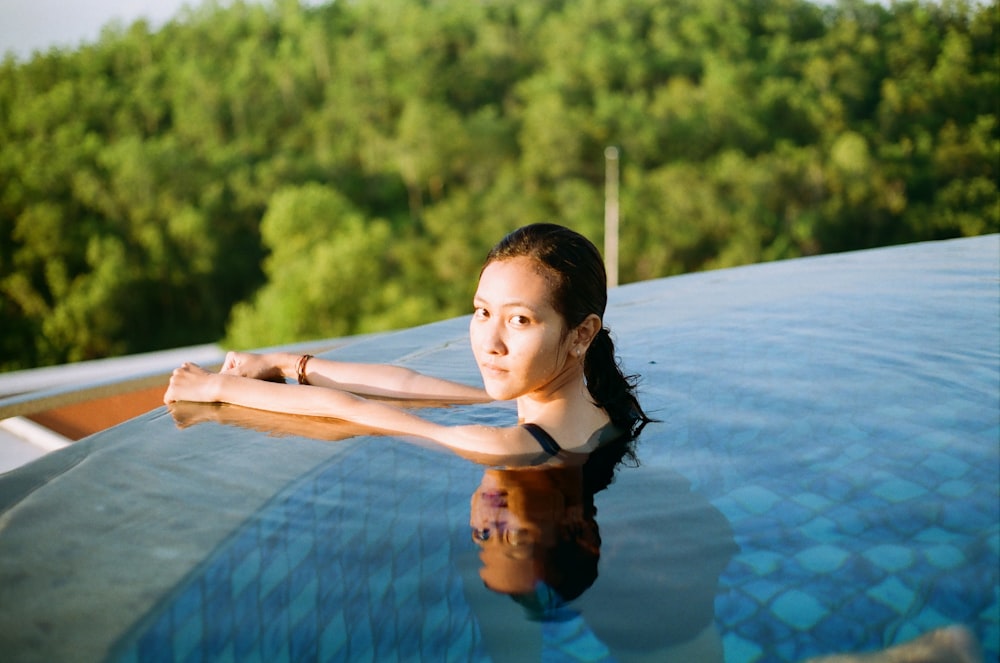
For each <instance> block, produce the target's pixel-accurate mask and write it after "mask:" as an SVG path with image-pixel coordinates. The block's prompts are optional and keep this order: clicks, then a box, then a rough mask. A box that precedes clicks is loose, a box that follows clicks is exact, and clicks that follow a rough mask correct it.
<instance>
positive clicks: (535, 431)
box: [521, 424, 562, 456]
mask: <svg viewBox="0 0 1000 663" xmlns="http://www.w3.org/2000/svg"><path fill="white" fill-rule="evenodd" d="M521 427H522V428H524V430H526V431H528V432H529V433H531V436H532V437H533V438H535V439H536V440H538V444H540V445H541V446H542V449H544V450H545V453H547V454H549V455H550V456H555V455H556V454H558V453H559V452H560V451H562V447H560V446H559V443H558V442H556V441H555V440H554V439H552V436H551V435H549V434H548V433H546V432H545V429H544V428H542V427H541V426H539V425H538V424H521Z"/></svg>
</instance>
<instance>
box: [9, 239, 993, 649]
mask: <svg viewBox="0 0 1000 663" xmlns="http://www.w3.org/2000/svg"><path fill="white" fill-rule="evenodd" d="M998 240H1000V238H998V237H997V236H989V237H980V238H972V239H963V240H953V241H947V242H936V243H927V244H917V245H910V246H902V247H895V248H890V249H880V250H873V251H865V252H857V253H849V254H841V255H834V256H824V257H817V258H810V259H803V260H795V261H787V262H782V263H772V264H766V265H757V266H752V267H745V268H738V269H730V270H720V271H717V272H708V273H701V274H691V275H686V276H682V277H674V278H670V279H665V280H661V281H655V282H648V283H643V284H635V285H631V286H626V287H623V288H619V289H617V290H615V291H614V292H613V293H612V298H611V306H610V308H609V314H608V319H607V322H608V323H609V325H610V326H611V327H612V329H613V330H614V332H615V336H616V338H617V342H618V346H619V350H620V353H621V355H622V358H623V362H624V364H625V366H626V368H627V369H628V370H630V371H633V372H638V373H641V374H642V376H643V382H642V385H641V394H642V395H643V400H644V405H646V406H647V410H648V411H650V412H651V414H652V415H653V416H655V417H657V418H658V419H660V420H661V421H660V423H656V424H652V425H650V426H648V427H647V429H646V430H645V431H644V432H643V435H642V437H641V438H640V444H639V458H640V461H641V465H640V466H639V467H637V468H633V467H621V468H619V470H618V472H617V476H616V480H615V482H614V483H613V484H611V485H610V486H608V487H607V488H606V489H604V490H601V491H600V492H598V493H597V494H596V495H595V496H594V497H593V502H594V504H595V505H596V516H595V517H594V520H595V521H596V523H597V526H598V527H599V531H600V561H599V563H598V567H597V575H596V578H595V579H593V580H592V585H590V586H589V588H587V589H586V590H585V591H583V593H582V594H581V595H580V597H579V598H577V599H575V600H573V601H570V602H569V603H568V604H567V605H563V606H558V607H557V608H556V609H554V610H551V611H550V612H548V613H546V614H545V619H538V618H537V617H538V615H537V614H535V613H532V612H530V611H528V610H526V608H525V607H523V606H522V605H521V604H519V603H517V602H515V601H513V600H512V599H511V598H510V597H509V596H504V595H502V594H499V593H497V592H494V591H491V590H489V589H487V588H486V587H484V585H483V582H482V579H481V573H482V572H483V569H484V568H485V567H486V565H487V562H486V561H485V560H484V559H483V558H482V557H481V556H480V554H479V552H480V549H479V547H478V546H477V544H476V543H475V542H474V541H473V540H472V539H471V537H470V497H471V496H472V495H473V494H474V493H476V491H477V490H478V489H479V487H480V485H481V482H483V481H484V474H485V473H486V470H485V469H484V468H483V467H481V466H478V465H476V464H474V463H472V462H470V461H467V460H463V459H460V458H457V457H455V456H452V455H450V454H448V453H445V452H442V451H440V450H437V449H434V448H430V447H427V446H424V445H417V444H413V443H409V442H405V441H401V440H396V439H392V438H351V439H347V440H341V441H335V442H329V441H321V440H318V439H313V437H316V436H319V437H321V436H322V435H323V433H317V430H322V429H316V428H310V429H307V428H306V425H305V423H308V424H309V426H312V423H313V422H305V423H303V422H301V421H290V420H287V419H281V418H277V417H273V416H271V415H266V418H265V419H263V420H262V419H260V418H252V421H243V422H242V424H243V425H219V424H218V423H212V422H209V423H201V424H198V425H194V426H191V427H187V428H183V429H179V428H177V427H176V426H175V425H174V420H173V418H172V417H171V416H170V415H169V414H168V413H167V412H166V411H165V410H162V409H161V410H159V411H157V412H154V413H152V414H150V415H147V416H145V417H140V418H139V419H137V420H133V421H132V422H129V423H127V424H125V425H123V426H120V427H117V428H115V429H112V430H110V431H107V432H105V433H102V434H99V435H97V436H93V437H92V438H88V439H87V440H85V441H84V442H83V443H78V445H74V447H71V448H69V449H67V450H65V451H64V452H59V453H58V454H52V455H50V456H49V457H46V458H45V459H43V461H41V462H37V463H33V464H32V465H29V466H27V467H26V468H22V470H19V471H17V472H14V473H10V474H8V475H4V476H3V477H2V478H0V513H2V515H0V650H3V651H9V652H15V659H14V660H58V659H60V658H66V657H65V656H59V654H60V653H64V652H66V651H73V652H76V653H77V655H78V656H77V657H79V656H80V655H81V652H82V655H83V659H80V660H85V659H86V660H115V661H151V660H152V661H160V660H163V661H186V660H192V661H193V660H264V661H278V660H292V661H297V660H387V659H388V660H396V659H406V660H420V659H422V660H485V659H493V660H507V659H510V660H524V659H525V657H527V658H528V659H529V660H532V659H534V660H538V659H539V658H540V656H541V655H542V653H543V652H544V654H545V656H546V657H548V656H554V657H557V658H558V657H559V656H563V657H566V660H602V658H603V659H606V658H607V657H608V656H617V657H619V658H627V657H628V655H629V654H633V653H634V654H641V653H643V652H644V651H647V650H654V649H656V650H661V649H668V648H671V647H673V648H674V649H675V651H677V649H676V648H677V647H683V646H686V645H683V644H680V643H681V642H682V641H685V640H688V641H690V640H691V639H692V638H693V639H695V640H697V641H698V642H699V645H698V646H700V647H702V648H701V649H699V650H698V651H705V652H710V651H711V650H712V647H713V646H717V647H719V648H721V651H722V652H723V653H724V657H725V660H726V661H729V662H737V663H743V662H755V661H801V660H803V659H806V658H808V657H810V656H815V655H819V654H824V653H832V652H838V651H867V650H874V649H878V648H882V647H885V646H888V645H891V644H894V643H898V642H903V641H906V640H909V639H912V638H913V637H915V636H916V635H919V634H920V633H924V632H927V631H929V630H931V629H933V628H935V627H938V626H943V625H947V624H953V623H959V624H965V625H966V626H968V627H969V628H970V629H972V631H973V632H974V633H975V634H976V636H977V637H978V638H979V640H980V641H981V643H982V645H983V648H984V650H985V660H995V659H996V655H997V651H998V649H1000V577H998V566H1000V421H998V417H1000V414H998V412H1000V264H998V255H1000V241H998ZM466 322H467V321H466V320H453V321H447V322H444V323H438V324H436V325H429V326H427V327H423V328H418V329H415V330H409V331H407V332H403V333H398V334H386V335H378V336H375V337H373V338H370V339H360V340H358V341H357V342H355V343H353V344H351V345H348V346H346V347H344V348H342V349H340V350H338V351H336V352H335V353H331V354H333V355H335V356H339V357H344V358H349V359H358V360H371V359H391V360H393V361H399V362H401V363H404V364H406V365H409V366H412V367H414V368H417V369H419V370H428V371H431V372H435V373H439V374H445V375H449V376H453V377H456V378H459V379H466V380H474V379H476V374H475V366H474V364H473V362H472V360H471V353H469V351H468V348H467V342H466V341H465V326H466ZM219 412H220V410H218V409H216V410H215V414H214V415H213V416H219V414H218V413H219ZM221 412H223V413H226V412H228V413H230V414H229V415H225V414H223V415H222V418H226V416H232V417H234V418H238V417H239V415H237V414H232V413H233V410H231V409H229V410H226V409H222V410H221ZM512 413H513V411H512V409H511V408H510V407H507V406H505V405H491V406H477V407H468V408H466V407H457V408H448V409H440V410H431V411H428V415H429V416H431V417H434V418H438V419H440V420H444V421H450V420H453V421H459V420H467V419H469V418H472V419H476V420H480V421H485V422H496V421H504V420H508V419H509V418H510V417H511V416H512ZM268 428H271V430H272V432H268V430H267V429H268ZM262 429H263V430H262ZM98 607H99V608H100V609H98ZM706 611H707V612H706ZM532 617H535V618H532ZM706 620H707V628H706ZM60 643H63V644H60ZM66 643H68V644H66ZM60 647H64V648H67V649H62V650H61V649H60ZM688 660H697V659H693V658H689V659H688Z"/></svg>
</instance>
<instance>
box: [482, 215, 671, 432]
mask: <svg viewBox="0 0 1000 663" xmlns="http://www.w3.org/2000/svg"><path fill="white" fill-rule="evenodd" d="M519 257H527V258H533V259H535V260H536V261H538V263H539V264H540V265H542V267H543V268H544V271H543V273H544V274H545V275H546V276H547V277H548V278H549V280H550V281H551V286H552V306H553V308H555V310H556V311H557V312H558V313H559V314H560V315H561V316H562V317H563V320H565V321H566V327H567V329H575V328H576V327H577V326H578V325H579V324H580V323H582V322H583V321H584V320H585V319H586V318H587V316H589V315H590V314H595V315H597V317H599V318H601V320H602V321H603V320H604V309H605V308H606V307H607V304H608V278H607V273H606V272H605V269H604V260H603V259H602V258H601V254H600V252H599V251H598V250H597V247H596V246H594V244H593V243H592V242H591V241H590V240H588V239H587V238H586V237H584V236H583V235H581V234H580V233H577V232H575V231H573V230H570V229H569V228H565V227H563V226H560V225H556V224H554V223H536V224H532V225H528V226H523V227H521V228H518V229H517V230H515V231H513V232H512V233H510V234H508V235H507V236H506V237H504V238H503V239H501V240H500V241H499V242H498V243H497V245H496V246H494V247H493V248H492V249H491V250H490V252H489V254H487V256H486V261H485V263H484V264H483V268H484V269H485V267H486V265H489V264H490V263H493V262H497V261H501V260H509V259H511V258H519ZM583 373H584V377H585V378H586V380H587V389H588V390H589V391H590V395H591V397H592V398H593V399H594V402H595V403H597V405H598V406H600V407H602V408H604V410H605V411H606V412H607V413H608V417H609V418H610V419H611V423H612V424H614V425H615V427H616V428H618V429H619V430H621V431H623V432H625V433H627V434H628V436H629V437H631V438H634V437H636V436H637V435H638V434H639V432H640V431H641V430H642V428H643V426H645V425H646V424H647V423H649V422H650V421H652V419H650V418H649V417H648V416H646V413H645V412H643V409H642V407H641V406H640V405H639V400H638V398H637V397H636V393H635V387H636V383H637V381H638V376H635V375H625V374H624V373H622V370H621V366H620V364H619V363H618V358H617V357H616V356H615V345H614V342H613V341H612V340H611V332H610V330H608V328H607V327H604V326H603V322H602V327H601V330H600V331H599V332H598V333H597V336H595V337H594V340H593V341H592V342H591V344H590V347H589V348H588V349H587V355H586V357H584V363H583Z"/></svg>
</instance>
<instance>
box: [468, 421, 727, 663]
mask: <svg viewBox="0 0 1000 663" xmlns="http://www.w3.org/2000/svg"><path fill="white" fill-rule="evenodd" d="M632 442H633V441H632V440H629V439H627V438H623V439H621V440H618V441H615V442H612V443H610V444H608V445H605V446H603V447H601V448H600V449H599V450H597V451H595V452H593V453H591V454H573V453H565V452H563V453H561V454H559V455H558V456H557V457H555V458H553V459H552V460H550V461H548V462H547V463H545V464H544V465H541V466H537V467H506V468H492V469H489V470H487V471H486V472H485V474H484V476H483V479H482V482H481V484H480V486H479V488H478V489H477V490H476V492H475V493H474V494H473V496H472V505H471V506H472V508H471V516H470V525H471V527H472V538H473V540H474V541H475V542H476V543H477V545H478V546H479V549H480V550H479V559H480V562H481V567H480V568H479V570H478V573H479V577H480V578H481V580H482V582H483V584H484V585H485V586H486V587H487V588H488V589H490V590H492V592H494V593H497V594H506V595H508V596H510V597H511V598H512V599H513V600H514V601H516V602H517V603H518V604H520V606H521V607H522V608H523V615H524V617H526V618H527V622H528V623H532V622H533V623H535V629H534V631H532V629H530V627H529V628H523V630H522V631H521V632H520V633H519V634H518V636H517V638H518V641H519V642H518V648H517V649H516V650H513V651H512V646H511V643H510V639H509V637H508V636H509V632H508V627H509V626H510V621H511V620H509V619H508V620H506V621H504V622H503V623H504V629H503V630H502V631H501V632H500V633H494V634H490V633H488V632H487V633H485V634H484V635H485V636H486V638H487V641H488V642H489V640H490V639H491V637H492V639H493V640H494V642H492V643H490V644H491V645H492V646H491V647H490V649H491V655H494V657H499V658H500V659H503V657H504V656H508V657H509V659H507V660H518V659H524V658H525V657H528V658H531V659H533V660H537V658H538V649H539V648H540V649H541V652H542V660H548V659H549V658H551V657H555V658H556V659H560V660H577V658H576V657H581V656H582V657H584V658H586V659H587V660H618V661H628V660H637V659H638V660H646V659H649V657H653V659H654V660H683V661H691V660H697V661H701V662H705V663H709V662H711V661H718V662H720V663H721V661H722V646H721V642H720V641H719V637H718V633H717V631H716V629H715V627H714V622H713V617H714V609H713V608H714V599H715V594H716V589H717V585H718V580H719V574H720V573H721V572H722V569H723V568H724V567H725V565H726V564H727V563H728V561H729V559H730V558H731V557H732V555H733V554H734V553H735V551H736V544H735V542H734V541H733V534H732V530H731V528H730V526H729V524H728V522H727V521H726V520H725V518H724V517H723V516H722V514H721V513H719V511H718V510H716V509H715V508H714V507H713V506H712V505H711V504H709V503H708V501H707V500H705V499H704V498H702V497H700V496H699V495H697V494H695V493H693V492H692V491H691V490H690V486H689V484H688V482H687V481H686V480H684V479H683V478H682V477H680V476H678V475H674V474H671V473H669V472H664V471H662V470H658V471H657V472H656V473H654V474H651V475H646V476H645V478H644V483H643V485H642V489H643V492H644V493H645V492H648V493H649V494H651V495H655V497H656V499H655V502H656V504H657V506H656V509H655V510H651V511H650V510H645V509H643V508H642V507H641V506H638V504H637V507H638V508H637V509H636V513H635V514H630V517H628V518H624V519H620V521H619V522H614V521H612V522H610V523H608V525H610V532H611V540H610V541H609V544H610V547H609V550H610V554H607V555H602V554H601V543H602V536H601V531H600V529H599V527H598V524H597V519H596V514H597V507H596V506H595V503H594V497H595V494H596V493H598V492H600V491H602V490H604V488H605V487H607V486H608V484H609V483H611V482H612V481H613V480H614V474H615V471H616V468H617V466H618V465H619V464H620V462H621V461H622V458H623V456H625V455H626V454H628V455H630V456H631V455H632ZM633 516H634V517H633ZM482 609H483V610H490V606H489V605H484V606H482ZM486 621H487V622H495V621H498V620H489V619H488V620H486ZM522 627H523V625H522ZM525 642H532V643H533V645H531V646H529V647H523V643H525ZM532 647H533V648H534V651H530V649H531V648H532ZM581 660H582V659H581Z"/></svg>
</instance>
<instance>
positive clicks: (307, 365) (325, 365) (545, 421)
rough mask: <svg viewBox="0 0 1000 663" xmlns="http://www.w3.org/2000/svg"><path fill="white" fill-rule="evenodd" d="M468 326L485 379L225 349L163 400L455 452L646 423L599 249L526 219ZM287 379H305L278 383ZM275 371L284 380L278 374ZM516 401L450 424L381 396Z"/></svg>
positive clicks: (531, 446) (173, 382)
mask: <svg viewBox="0 0 1000 663" xmlns="http://www.w3.org/2000/svg"><path fill="white" fill-rule="evenodd" d="M473 304H474V314H473V316H472V321H471V322H470V324H469V337H470V340H471V343H472V350H473V354H474V355H475V358H476V362H477V364H478V365H479V370H480V373H481V375H482V377H483V384H484V387H483V388H478V387H471V386H468V385H463V384H458V383H456V382H451V381H449V380H443V379H439V378H433V377H430V376H426V375H422V374H419V373H416V372H414V371H411V370H409V369H406V368H402V367H397V366H388V365H380V364H351V363H344V362H336V361H331V360H326V359H321V358H318V357H312V356H310V355H301V356H298V355H292V354H286V353H273V354H265V355H255V354H250V353H229V355H227V357H226V360H225V363H224V364H223V367H222V371H221V372H220V373H217V374H216V373H210V372H208V371H205V370H203V369H201V368H200V367H198V366H196V365H194V364H184V365H183V366H181V367H180V368H178V369H177V370H175V371H174V373H173V375H172V377H171V379H170V385H169V387H168V388H167V392H166V394H165V395H164V402H166V403H168V404H170V403H173V402H176V401H195V402H224V403H232V404H236V405H242V406H246V407H252V408H257V409H262V410H271V411H277V412H288V413H293V414H305V415H314V416H323V417H334V418H338V419H343V420H345V421H349V422H352V423H355V424H360V425H363V426H370V427H373V428H376V429H379V430H383V431H387V432H392V433H396V434H403V435H414V436H418V437H421V438H425V439H428V440H432V441H434V442H436V443H438V444H442V445H444V446H446V447H449V448H451V449H453V450H454V451H457V452H459V453H466V454H476V455H484V456H506V457H510V456H523V455H536V454H537V453H538V451H539V447H541V449H543V450H544V451H545V452H546V453H548V454H551V455H555V454H557V453H558V452H559V451H560V450H561V449H564V450H567V451H575V452H583V453H586V452H589V451H592V450H594V449H596V448H597V447H599V446H601V445H602V444H603V443H605V442H608V441H610V440H614V439H618V438H621V437H622V436H623V435H624V436H625V437H627V438H634V436H635V435H636V434H637V433H638V432H639V430H641V428H642V427H643V426H644V425H645V424H646V423H647V422H649V421H650V419H649V418H648V417H647V416H646V414H645V413H644V412H643V410H642V408H641V407H640V405H639V402H638V400H637V399H636V395H635V389H634V382H633V379H632V378H629V377H626V376H625V375H623V374H622V372H621V369H620V368H619V366H618V363H617V360H616V358H615V354H614V345H613V343H612V341H611V337H610V334H609V332H608V330H607V329H606V328H605V327H604V324H603V316H604V309H605V306H606V304H607V279H606V275H605V270H604V263H603V262H602V260H601V256H600V253H599V252H598V251H597V248H596V247H595V246H594V245H593V244H592V243H591V242H590V241H589V240H587V239H586V238H584V237H583V236H582V235H580V234H578V233H576V232H574V231H572V230H569V229H567V228H564V227H562V226H558V225H554V224H535V225H529V226H525V227H523V228H520V229H518V230H516V231H514V232H512V233H510V234H509V235H507V236H506V237H504V238H503V239H502V240H501V241H500V243H499V244H497V245H496V246H495V247H494V248H493V249H492V250H491V251H490V253H489V254H488V256H487V258H486V262H485V265H484V267H483V269H482V271H481V273H480V277H479V286H478V289H477V291H476V295H475V299H474V302H473ZM286 378H291V379H296V380H297V382H298V384H291V385H288V384H282V383H281V382H283V381H284V379H286ZM276 380H280V381H281V382H275V381H276ZM372 396H376V397H379V398H396V399H404V400H414V399H429V400H437V401H449V402H485V401H488V400H491V399H492V400H515V401H516V402H517V414H518V421H519V425H517V426H512V427H506V428H497V427H491V426H482V425H467V426H446V425H442V424H437V423H434V422H432V421H429V420H427V419H424V418H422V417H420V416H418V415H416V414H413V413H412V412H409V411H407V410H404V409H402V408H398V407H394V406H393V405H390V404H388V403H386V402H384V401H382V400H373V399H371V398H368V397H372Z"/></svg>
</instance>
